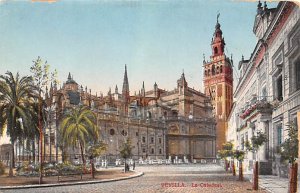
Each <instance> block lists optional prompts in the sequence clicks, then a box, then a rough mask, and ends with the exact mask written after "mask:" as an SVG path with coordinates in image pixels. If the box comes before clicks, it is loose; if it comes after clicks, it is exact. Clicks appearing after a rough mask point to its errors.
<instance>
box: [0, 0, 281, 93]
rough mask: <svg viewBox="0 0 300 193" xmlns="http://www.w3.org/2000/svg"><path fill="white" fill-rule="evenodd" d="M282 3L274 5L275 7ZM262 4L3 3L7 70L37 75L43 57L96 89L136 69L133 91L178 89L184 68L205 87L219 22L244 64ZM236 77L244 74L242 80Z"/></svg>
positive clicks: (0, 65)
mask: <svg viewBox="0 0 300 193" xmlns="http://www.w3.org/2000/svg"><path fill="white" fill-rule="evenodd" d="M276 4H277V3H272V4H271V5H270V3H268V5H269V7H275V6H276ZM256 6H257V3H256V2H238V1H225V0H224V1H221V0H220V1H217V0H211V1H176V0H175V1H92V0H91V1H58V2H56V3H41V2H34V3H33V2H30V1H3V0H2V1H0V74H4V73H5V72H6V71H12V72H14V73H15V72H17V71H19V72H20V73H21V74H22V75H28V74H30V72H29V69H30V66H31V65H32V60H34V59H36V58H37V57H38V56H41V58H42V59H43V60H47V61H48V63H49V64H50V65H51V69H52V70H53V69H57V70H58V73H59V79H60V81H61V82H63V81H66V78H67V75H68V72H71V74H72V75H73V76H74V79H75V80H76V81H77V83H79V84H82V85H83V86H88V88H91V89H92V93H95V92H98V94H99V92H100V91H102V92H103V93H104V94H106V93H107V91H108V89H109V87H112V89H114V88H115V85H116V84H117V85H118V87H119V90H121V88H122V81H123V73H124V65H125V64H127V66H128V76H129V85H130V91H131V94H134V91H137V90H138V89H140V88H141V86H142V81H145V87H146V90H148V89H152V88H153V84H154V82H155V81H156V82H157V84H158V86H159V87H160V88H163V89H167V90H172V89H173V88H175V87H176V81H177V79H178V78H180V75H181V73H182V71H183V69H184V72H185V75H186V79H187V81H188V84H189V86H191V87H194V88H195V89H197V90H199V89H201V90H202V91H203V89H202V85H203V83H202V74H203V73H202V60H203V54H205V55H206V59H207V58H209V56H210V55H211V48H210V42H211V38H212V35H213V32H214V28H215V24H216V16H217V14H218V13H220V14H221V16H220V18H219V21H220V24H221V29H222V30H223V35H224V38H225V42H226V49H225V51H226V54H227V55H228V56H230V54H231V53H232V54H233V59H234V65H235V66H237V63H238V61H239V60H240V59H241V56H242V54H243V55H244V56H245V58H248V57H249V56H250V54H251V52H252V50H253V48H254V46H255V44H256V37H255V36H254V34H253V33H252V27H253V22H254V18H255V14H256ZM234 78H236V76H235V77H234Z"/></svg>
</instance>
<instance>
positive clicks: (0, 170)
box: [0, 161, 5, 176]
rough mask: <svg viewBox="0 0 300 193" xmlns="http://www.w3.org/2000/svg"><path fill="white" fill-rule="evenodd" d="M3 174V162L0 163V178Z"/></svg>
mask: <svg viewBox="0 0 300 193" xmlns="http://www.w3.org/2000/svg"><path fill="white" fill-rule="evenodd" d="M4 172H5V165H4V164H3V162H1V161H0V176H1V175H3V174H4Z"/></svg>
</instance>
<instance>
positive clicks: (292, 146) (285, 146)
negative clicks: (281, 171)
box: [280, 123, 299, 163]
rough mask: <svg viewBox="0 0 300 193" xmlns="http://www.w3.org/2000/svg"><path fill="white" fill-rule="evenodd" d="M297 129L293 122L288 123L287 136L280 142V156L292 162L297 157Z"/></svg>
mask: <svg viewBox="0 0 300 193" xmlns="http://www.w3.org/2000/svg"><path fill="white" fill-rule="evenodd" d="M298 143H299V140H298V130H297V127H296V125H295V124H294V123H292V124H289V125H288V138H287V139H286V140H285V141H284V142H283V143H282V144H281V151H280V154H281V157H282V158H283V159H284V160H288V161H289V163H294V162H295V161H296V158H297V157H298Z"/></svg>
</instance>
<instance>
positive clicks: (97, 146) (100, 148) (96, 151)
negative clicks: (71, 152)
mask: <svg viewBox="0 0 300 193" xmlns="http://www.w3.org/2000/svg"><path fill="white" fill-rule="evenodd" d="M106 149H107V144H105V143H103V142H102V141H100V142H96V143H94V144H92V145H91V146H89V148H88V154H89V156H90V160H91V173H92V178H95V173H94V171H95V167H94V160H93V159H94V158H95V157H99V156H100V155H102V154H103V153H104V152H105V151H106Z"/></svg>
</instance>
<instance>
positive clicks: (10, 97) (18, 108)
mask: <svg viewBox="0 0 300 193" xmlns="http://www.w3.org/2000/svg"><path fill="white" fill-rule="evenodd" d="M35 91H36V89H35V87H34V86H33V79H32V77H30V76H24V77H20V75H19V73H17V74H16V76H15V77H14V76H13V74H12V73H11V72H6V73H5V75H0V104H1V105H0V135H2V134H3V130H4V128H5V127H6V128H7V131H6V133H7V135H8V136H10V141H11V144H12V147H13V150H12V160H14V143H15V142H16V140H17V139H21V138H22V137H24V136H25V133H24V130H23V129H22V125H20V123H19V122H18V121H17V120H18V119H19V118H22V120H23V123H24V126H25V127H26V128H29V125H30V122H31V113H30V112H29V111H30V109H31V105H32V103H31V102H32V101H33V100H32V99H33V98H34V97H35V96H36V92H35ZM12 166H13V167H14V166H15V164H14V161H13V163H12Z"/></svg>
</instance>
